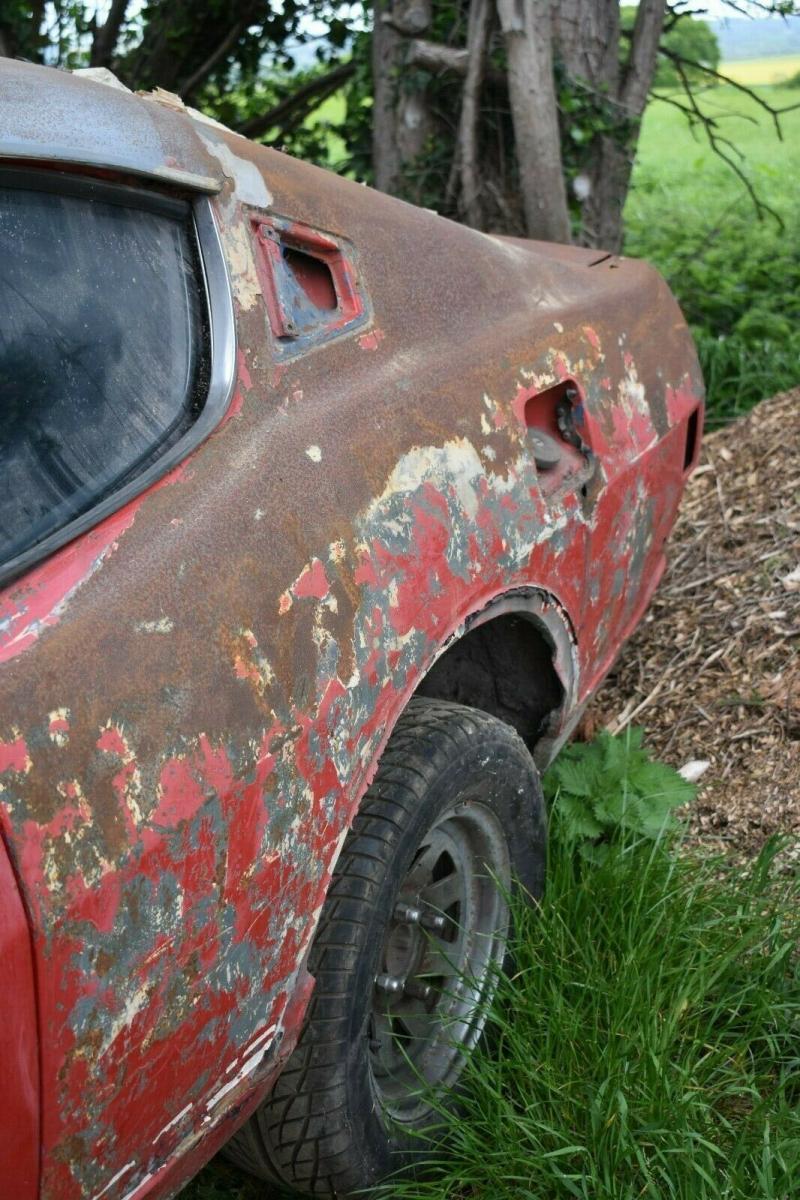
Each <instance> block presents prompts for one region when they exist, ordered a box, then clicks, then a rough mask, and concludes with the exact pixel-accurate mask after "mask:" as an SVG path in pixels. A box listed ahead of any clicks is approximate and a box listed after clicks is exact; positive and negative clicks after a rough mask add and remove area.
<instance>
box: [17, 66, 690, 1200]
mask: <svg viewBox="0 0 800 1200" xmlns="http://www.w3.org/2000/svg"><path fill="white" fill-rule="evenodd" d="M7 70H8V68H6V67H3V72H2V73H0V80H4V79H5V75H4V73H5V72H6V71H7ZM13 70H14V71H19V72H20V76H21V77H23V78H27V74H26V72H27V70H28V69H27V68H18V67H16V66H15V67H14V68H13ZM37 78H38V76H37ZM97 86H99V85H90V84H86V83H76V82H74V81H71V80H65V79H64V77H59V86H58V87H55V86H54V87H53V88H51V89H50V91H48V92H47V95H46V96H45V98H44V102H43V103H41V104H40V111H39V112H38V113H37V118H36V119H37V123H38V125H37V127H38V128H39V129H40V130H41V133H40V135H39V136H40V137H41V144H42V146H43V147H52V146H56V145H62V146H64V147H66V149H65V150H64V152H63V153H62V154H61V155H60V156H59V157H60V158H62V159H67V158H69V156H70V154H71V153H72V149H71V148H72V147H73V146H74V142H73V141H72V140H71V138H72V136H73V135H72V134H71V133H70V132H69V130H70V129H72V120H71V116H70V114H71V112H72V108H71V105H72V104H73V92H75V93H76V94H77V92H78V90H79V89H80V90H81V94H83V89H85V88H89V87H97ZM59 88H61V89H62V90H61V91H60V92H59ZM108 93H109V96H110V97H111V96H113V102H114V105H115V106H119V107H118V108H117V107H115V108H114V113H115V114H116V115H115V117H114V122H115V124H114V127H113V129H110V132H109V138H110V139H111V141H112V142H113V143H114V155H115V157H114V159H113V162H110V163H109V164H108V165H110V166H113V167H116V168H117V169H119V170H122V171H125V170H127V171H129V172H130V171H132V172H135V173H136V174H142V173H144V172H143V171H142V170H141V169H140V167H137V166H136V164H135V163H133V162H132V161H131V158H130V157H129V156H130V155H134V154H136V155H138V153H139V148H140V143H139V142H138V141H137V139H138V138H139V134H138V132H137V131H138V130H140V129H141V128H142V122H143V121H144V120H145V118H143V117H142V111H143V109H146V110H147V114H148V116H147V121H150V119H151V118H150V115H149V114H150V112H151V109H153V108H155V107H157V106H155V105H154V103H153V101H151V100H143V99H136V98H134V97H129V96H125V95H124V94H121V93H120V94H117V93H112V92H111V90H110V89H108ZM8 96H9V93H8V90H7V88H6V87H5V84H4V83H0V120H1V121H2V127H3V129H4V130H5V131H6V132H7V131H8V130H9V129H10V130H11V131H12V133H13V129H14V125H15V122H16V121H17V120H18V118H17V115H16V114H15V111H14V109H13V106H12V105H11V104H9V102H8ZM109 103H110V101H109ZM47 105H49V106H50V107H49V109H47V111H44V109H46V108H47ZM109 111H110V110H109ZM166 115H167V117H168V118H169V127H170V129H173V128H177V126H176V125H175V123H176V122H177V123H178V124H179V125H180V128H181V134H180V140H181V144H182V145H183V146H184V147H186V146H190V145H191V146H193V147H195V148H196V149H194V150H192V152H191V154H189V153H184V154H183V157H182V158H180V159H179V165H180V167H181V169H182V170H185V171H187V172H190V173H200V174H202V175H204V176H205V177H207V178H219V179H220V180H221V181H222V182H223V186H222V189H221V191H220V192H219V195H218V196H217V198H216V199H215V201H214V205H215V213H216V216H217V219H218V222H219V225H220V230H221V234H222V240H223V245H224V249H225V254H226V258H227V262H228V267H229V271H230V276H231V282H232V287H233V295H234V303H235V308H236V321H237V337H238V345H239V363H238V379H237V388H236V393H235V396H234V398H233V401H232V403H231V407H230V409H229V412H228V414H227V415H226V417H225V418H224V420H223V422H222V423H221V425H220V427H219V428H218V430H217V431H216V432H215V433H214V434H213V435H212V436H211V437H210V438H209V439H208V440H207V441H206V442H205V443H204V444H203V445H202V446H201V447H200V448H199V449H198V450H196V451H195V452H194V453H193V454H192V456H191V457H190V458H189V459H188V461H186V462H185V463H184V464H183V465H182V466H181V467H179V468H178V469H177V470H176V471H174V472H173V473H172V474H171V475H170V476H168V477H167V478H166V479H165V480H162V481H161V482H160V483H159V484H157V485H156V486H154V487H153V488H151V489H150V490H149V491H148V492H146V493H144V494H143V495H142V496H139V497H137V498H136V499H135V500H134V501H133V502H132V503H130V504H129V505H128V506H127V507H126V508H124V509H122V510H121V511H119V512H117V513H115V514H114V515H112V516H111V517H108V518H107V519H106V520H104V521H103V522H102V524H101V525H99V526H98V527H97V528H95V529H94V530H92V531H91V532H89V533H88V534H85V535H84V536H82V537H81V538H79V539H78V540H76V541H75V542H73V543H71V544H70V545H68V546H66V547H64V548H63V549H62V550H60V551H58V552H57V553H56V554H54V555H53V556H52V557H51V558H50V559H48V560H47V561H45V562H44V563H42V564H41V565H40V566H38V567H37V568H35V569H34V570H32V571H30V572H29V573H28V574H27V575H26V576H25V577H23V578H21V579H19V580H17V581H16V582H15V583H14V584H13V585H11V586H10V587H8V588H7V589H6V590H5V591H4V592H3V593H2V594H1V595H0V663H2V665H0V789H1V790H0V817H1V818H2V823H3V833H4V836H5V839H6V843H7V845H8V848H9V852H10V855H11V858H12V860H13V863H14V866H15V869H16V872H17V876H18V879H19V881H20V886H21V890H22V892H23V895H24V900H25V904H26V907H27V911H28V913H29V918H30V922H31V928H32V933H33V949H34V957H35V970H36V977H37V985H38V997H39V1035H40V1055H41V1087H42V1139H43V1155H42V1179H41V1194H42V1196H43V1197H45V1198H46V1200H77V1198H79V1197H80V1198H81V1200H89V1198H94V1197H99V1196H100V1195H102V1196H104V1197H107V1198H108V1200H123V1198H125V1200H134V1198H135V1200H141V1198H143V1197H144V1196H165V1195H167V1194H171V1192H172V1190H174V1188H176V1187H177V1186H178V1185H179V1184H180V1183H181V1182H182V1181H183V1180H184V1179H185V1178H186V1177H187V1176H188V1175H189V1174H191V1173H192V1172H193V1171H194V1170H196V1169H197V1167H198V1165H199V1164H200V1163H201V1162H202V1161H203V1160H204V1159H205V1158H207V1157H208V1156H209V1154H210V1153H211V1152H212V1151H213V1150H214V1149H215V1148H216V1147H217V1146H218V1145H219V1144H220V1143H221V1141H222V1140H224V1138H225V1137H227V1136H228V1135H229V1133H230V1132H231V1130H232V1128H233V1127H234V1125H235V1123H236V1122H238V1121H240V1120H241V1119H242V1118H243V1116H244V1115H245V1114H246V1113H247V1112H248V1111H250V1110H251V1109H252V1107H253V1106H254V1104H255V1103H256V1102H257V1100H258V1099H259V1098H260V1097H261V1096H262V1095H263V1094H264V1091H265V1089H266V1088H267V1087H268V1085H269V1083H270V1081H271V1079H272V1078H273V1077H274V1074H275V1072H276V1070H277V1069H278V1068H279V1065H280V1061H281V1058H282V1056H284V1055H285V1054H286V1053H288V1052H289V1050H290V1049H291V1046H292V1044H293V1042H294V1039H295V1038H296V1035H297V1032H298V1028H299V1024H300V1021H301V1020H302V1015H303V1011H304V1006H305V1001H306V999H307V996H308V992H309V989H310V986H311V981H310V979H309V977H308V976H307V974H306V973H305V971H304V966H303V963H304V956H305V953H306V951H307V948H308V945H309V941H310V939H311V936H312V934H313V931H314V927H315V923H316V920H317V917H318V914H319V911H320V906H321V904H322V901H323V899H324V896H325V890H326V885H327V881H328V878H329V875H330V871H331V868H332V865H333V863H334V861H335V858H336V855H337V852H338V850H339V848H340V846H341V844H342V839H343V837H344V834H345V832H346V829H347V827H348V823H349V821H350V819H351V817H352V814H353V812H354V810H355V809H356V807H357V805H358V802H359V798H360V796H361V795H362V794H363V792H364V789H365V787H366V786H367V783H368V780H369V779H370V777H371V775H372V773H373V772H374V770H375V767H376V762H377V758H378V756H379V754H380V750H381V747H382V745H383V743H384V741H385V739H386V737H387V736H388V733H389V731H390V730H391V728H392V725H393V724H394V722H395V721H396V719H397V717H398V715H399V713H400V712H401V711H402V709H403V706H404V704H405V703H406V702H407V699H408V697H409V695H410V694H411V693H412V692H413V689H414V687H415V686H416V684H417V683H418V682H419V680H420V679H421V678H422V677H423V676H424V674H425V672H426V670H428V668H429V667H430V665H431V664H432V662H433V661H434V660H435V658H436V656H437V654H439V653H440V652H441V649H442V647H443V646H445V645H446V644H447V643H448V640H449V639H451V638H452V637H453V636H454V635H455V634H457V633H458V632H459V631H460V630H462V629H463V628H464V627H465V626H466V624H467V623H468V622H469V620H470V619H471V618H473V617H474V616H475V614H479V613H482V612H484V610H485V609H486V608H487V605H490V604H491V603H493V602H496V601H498V600H502V598H503V597H512V598H513V596H515V595H522V596H524V595H526V594H530V593H531V591H532V590H534V589H535V592H536V594H537V595H544V596H545V597H546V598H547V605H548V606H549V608H550V614H551V619H552V620H556V621H558V622H560V623H561V627H562V628H563V636H562V639H561V643H562V648H561V650H560V651H559V653H560V654H561V655H562V657H563V655H564V653H565V651H564V650H563V646H564V645H568V646H569V647H570V655H571V658H572V660H573V661H572V662H571V665H570V668H569V670H570V673H571V674H572V675H573V677H574V686H573V689H572V692H571V694H570V706H567V709H565V711H564V712H563V714H561V715H560V720H561V722H562V724H563V725H564V726H565V727H566V725H567V723H568V722H569V720H570V716H571V711H569V708H570V707H571V709H572V710H574V709H575V708H576V707H577V706H578V705H579V704H580V703H581V702H582V701H583V700H584V699H585V698H586V697H587V696H588V695H589V693H590V692H591V691H592V689H593V688H594V687H595V686H596V685H597V683H598V681H599V680H600V678H601V677H602V675H603V674H604V672H605V671H606V670H607V669H608V667H609V666H610V664H611V662H612V660H613V657H614V655H615V654H616V652H617V651H618V649H619V646H620V644H621V642H622V640H623V639H624V638H625V636H626V635H627V634H628V633H629V632H630V630H631V629H632V628H633V626H634V625H635V623H636V621H637V620H638V619H639V617H640V615H641V613H642V611H643V608H644V607H645V605H646V603H647V601H648V599H649V596H650V595H651V593H652V590H653V588H654V587H655V586H656V583H657V581H658V578H659V576H660V573H661V570H662V568H663V563H664V558H663V545H664V541H665V539H666V537H667V534H668V532H669V529H670V527H671V525H672V522H673V520H674V516H675V512H676V509H677V505H678V502H679V498H680V494H681V491H682V487H683V483H684V480H685V474H686V473H685V470H684V450H685V442H686V423H687V419H688V417H689V414H690V413H691V412H692V411H694V410H695V409H696V408H697V405H698V403H699V402H700V399H701V394H702V389H701V382H700V378H699V373H698V369H697V365H696V360H695V356H694V352H693V349H692V347H691V344H690V340H689V337H688V334H687V331H686V329H685V326H684V324H683V321H682V319H681V317H680V314H679V312H678V309H677V307H676V305H675V303H674V301H673V300H672V298H671V297H670V295H669V292H668V291H667V289H666V287H665V285H664V284H663V283H662V282H661V281H660V279H659V278H658V277H657V275H656V274H655V273H654V272H653V271H652V270H651V269H650V268H648V267H647V266H645V265H643V264H640V263H636V262H629V261H625V260H622V259H615V258H606V259H604V260H603V261H601V262H598V263H596V265H591V264H592V263H593V262H595V260H596V259H597V258H599V257H600V256H598V255H597V254H592V253H589V252H584V251H577V250H571V251H569V250H563V251H562V250H560V249H559V248H556V247H547V246H537V245H533V244H529V243H523V242H518V241H507V240H502V239H497V238H493V237H488V236H486V235H483V234H480V233H475V232H473V231H470V230H467V229H464V228H460V227H458V226H455V225H453V224H451V223H449V222H447V221H445V220H443V219H441V218H439V217H437V216H436V215H434V214H432V213H429V212H425V211H421V210H418V209H415V208H412V207H410V206H408V205H405V204H401V203H399V202H396V201H394V200H391V199H389V198H387V197H385V196H382V195H379V194H376V193H374V192H372V191H370V190H368V189H365V188H362V187H360V186H358V185H356V184H353V183H350V182H347V181H344V180H341V179H338V178H335V177H333V176H330V175H328V174H326V173H324V172H321V171H318V170H316V169H314V168H312V167H309V166H306V165H303V164H301V163H298V162H296V161H293V160H292V159H290V158H288V157H286V156H284V155H281V154H279V153H276V152H272V151H269V150H266V149H263V148H259V147H257V146H254V145H251V144H250V143H248V142H246V141H245V140H243V139H241V138H239V137H236V136H235V135H233V134H228V133H225V132H223V131H222V130H220V129H219V128H215V127H212V126H210V125H206V124H200V123H193V122H192V121H191V120H190V119H189V117H188V116H181V115H180V114H178V113H175V112H168V113H167V114H166ZM159 120H160V118H159ZM27 128H28V130H29V132H28V133H27V134H26V136H28V137H30V138H32V137H34V136H36V130H35V129H34V127H33V125H31V126H29V127H27ZM86 136H87V137H88V134H87V135H86ZM142 136H144V135H142ZM170 136H172V135H170ZM128 138H130V144H129V145H126V144H125V142H126V139H128ZM145 141H146V138H145ZM134 142H136V144H137V147H139V148H137V149H135V150H134V146H133V143H134ZM119 143H122V144H121V145H120V144H119ZM6 144H7V143H6ZM141 144H143V143H141ZM147 146H148V149H147V155H150V154H151V151H152V146H151V144H150V143H149V142H148V143H147ZM198 147H199V148H198ZM48 152H49V151H48ZM5 153H9V151H8V150H6V151H5ZM43 153H44V151H43ZM26 156H27V157H29V158H30V157H39V156H38V155H34V154H33V153H32V152H31V151H30V148H29V150H28V151H26ZM74 157H75V158H77V159H78V160H79V161H80V162H84V163H86V162H97V161H98V159H90V158H89V157H88V156H87V154H83V155H81V154H78V153H76V154H75V155H74ZM147 161H148V164H149V165H148V169H147V172H146V173H148V174H153V173H155V174H156V175H157V174H158V164H156V165H155V171H153V170H151V168H152V167H153V161H152V159H151V158H148V159H147ZM260 217H263V218H265V219H267V218H269V219H271V220H274V219H275V218H276V217H277V218H281V219H285V220H287V221H291V222H299V223H301V224H303V225H306V226H309V227H310V228H312V229H314V230H319V231H324V232H325V233H326V234H327V235H328V236H329V237H332V238H334V239H345V240H346V243H347V245H348V246H351V247H352V248H353V255H354V258H355V264H354V269H355V270H356V271H357V275H358V282H359V286H360V287H362V288H363V289H364V290H365V293H366V295H367V296H368V299H369V303H370V305H371V308H372V312H373V320H372V322H371V324H370V325H369V326H368V327H367V329H366V330H363V329H362V330H359V331H356V332H354V333H353V334H350V335H348V334H345V335H343V336H342V337H340V338H338V339H334V340H331V341H329V342H327V343H326V344H324V345H321V346H319V347H317V348H314V349H311V350H309V351H308V353H306V354H304V355H299V356H297V357H296V358H294V359H293V360H292V361H278V358H277V357H276V355H275V354H274V353H273V352H272V342H271V336H272V335H271V334H270V330H269V323H268V318H267V313H266V309H265V304H264V298H263V295H262V288H261V285H260V283H259V268H258V266H257V262H256V254H257V253H258V245H257V239H256V237H255V236H254V229H256V228H257V227H258V220H259V218H260ZM564 379H571V380H573V381H574V383H575V386H576V388H577V393H578V394H577V397H576V402H575V407H574V411H573V417H574V424H575V429H576V431H577V434H578V435H579V439H580V444H581V445H583V446H585V447H587V448H588V449H590V450H591V456H590V458H586V457H585V456H584V458H583V459H580V460H579V461H580V462H582V463H583V464H584V465H583V467H581V468H580V469H576V470H574V471H572V472H569V471H567V473H566V474H565V476H564V479H563V481H562V482H561V483H560V485H559V486H556V487H547V488H546V487H543V486H542V481H541V480H540V478H539V476H538V474H537V470H536V467H535V464H534V456H533V447H532V444H531V439H530V430H529V428H528V424H527V423H526V421H527V417H526V414H527V413H528V412H529V402H530V401H532V400H535V396H536V395H537V394H538V393H540V392H542V391H543V390H544V389H546V388H548V387H550V386H552V385H553V384H556V383H558V382H559V381H560V380H564ZM534 407H535V405H534ZM509 602H510V601H509ZM556 665H557V667H558V663H557V664H556ZM561 669H562V670H563V671H564V673H565V674H566V672H567V668H566V666H564V665H562V667H561ZM556 732H557V731H556Z"/></svg>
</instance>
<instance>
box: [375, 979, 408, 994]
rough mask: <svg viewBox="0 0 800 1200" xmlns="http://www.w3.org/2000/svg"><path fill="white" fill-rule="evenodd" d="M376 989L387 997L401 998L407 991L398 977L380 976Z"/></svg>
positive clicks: (376, 981) (376, 982)
mask: <svg viewBox="0 0 800 1200" xmlns="http://www.w3.org/2000/svg"><path fill="white" fill-rule="evenodd" d="M375 987H376V988H377V989H378V991H379V992H385V993H386V995H387V996H401V995H402V994H403V992H404V991H405V984H404V983H403V980H402V979H399V978H398V977H397V975H379V976H378V978H377V979H376V980H375Z"/></svg>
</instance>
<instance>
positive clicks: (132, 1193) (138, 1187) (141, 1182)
mask: <svg viewBox="0 0 800 1200" xmlns="http://www.w3.org/2000/svg"><path fill="white" fill-rule="evenodd" d="M152 1178H153V1172H152V1171H148V1172H147V1174H146V1175H143V1176H142V1178H141V1179H140V1180H139V1182H138V1183H137V1184H136V1187H132V1188H131V1190H130V1191H129V1192H126V1193H125V1195H124V1196H123V1197H122V1200H132V1197H133V1196H136V1195H138V1194H139V1193H140V1192H141V1190H142V1188H143V1187H144V1185H145V1184H146V1183H148V1182H149V1181H150V1180H151V1179H152Z"/></svg>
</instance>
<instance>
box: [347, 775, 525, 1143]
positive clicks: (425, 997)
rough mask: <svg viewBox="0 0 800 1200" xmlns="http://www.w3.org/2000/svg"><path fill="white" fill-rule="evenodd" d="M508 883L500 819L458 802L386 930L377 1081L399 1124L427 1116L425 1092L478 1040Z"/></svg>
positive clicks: (499, 953)
mask: <svg viewBox="0 0 800 1200" xmlns="http://www.w3.org/2000/svg"><path fill="white" fill-rule="evenodd" d="M510 882H511V867H510V859H509V852H508V844H507V841H506V837H505V834H504V832H503V828H502V825H501V823H500V821H499V819H498V817H497V816H496V815H495V813H494V812H492V810H491V809H489V808H488V807H486V805H484V804H482V803H481V802H480V799H479V798H478V797H475V798H473V799H463V798H462V799H460V800H459V802H458V803H456V804H453V805H452V807H451V808H449V809H447V810H446V811H445V812H444V813H443V814H441V815H440V816H439V818H438V819H437V820H436V822H435V823H434V824H433V825H432V826H431V828H430V829H429V830H428V831H427V833H426V834H425V836H424V837H423V838H422V839H421V841H420V844H419V846H418V848H417V851H416V853H415V855H414V858H413V861H412V864H411V867H410V870H409V871H408V873H407V875H406V877H405V879H404V880H403V883H402V885H401V887H400V890H399V893H398V898H397V901H396V904H395V907H394V910H393V914H392V918H391V920H390V923H389V927H388V929H387V933H386V938H385V940H384V944H383V947H382V951H381V959H380V967H379V971H378V974H377V976H376V978H375V984H374V990H373V997H372V1007H371V1012H370V1018H369V1060H370V1074H371V1079H372V1085H373V1088H374V1090H375V1093H376V1095H377V1098H378V1100H379V1103H380V1105H381V1107H382V1109H383V1110H384V1112H386V1113H388V1114H389V1115H390V1116H391V1117H392V1118H393V1119H394V1120H396V1121H404V1122H411V1121H414V1120H416V1119H418V1118H419V1117H420V1116H421V1115H423V1114H424V1113H426V1112H427V1111H428V1110H429V1107H430V1106H429V1104H428V1103H427V1102H426V1099H425V1092H426V1091H427V1090H428V1089H430V1088H431V1087H433V1088H439V1087H446V1086H450V1085H452V1083H454V1082H455V1080H456V1078H457V1077H458V1075H459V1073H460V1070H461V1066H462V1064H463V1059H464V1053H465V1051H467V1050H469V1049H471V1048H472V1047H473V1046H474V1045H475V1043H476V1041H477V1040H478V1038H479V1037H480V1034H481V1031H482V1028H483V1025H484V1023H485V1019H486V1006H487V1003H488V1001H489V1000H490V998H491V994H492V993H493V990H494V983H495V980H496V977H497V971H498V969H499V967H500V965H501V964H502V961H503V957H504V955H505V947H506V937H507V927H508V908H507V905H506V902H505V898H504V892H507V889H508V887H509V885H510ZM498 885H499V886H498Z"/></svg>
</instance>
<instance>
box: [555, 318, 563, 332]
mask: <svg viewBox="0 0 800 1200" xmlns="http://www.w3.org/2000/svg"><path fill="white" fill-rule="evenodd" d="M553 329H556V330H557V331H558V332H559V333H563V332H564V326H563V325H562V324H561V322H560V321H553Z"/></svg>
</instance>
